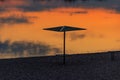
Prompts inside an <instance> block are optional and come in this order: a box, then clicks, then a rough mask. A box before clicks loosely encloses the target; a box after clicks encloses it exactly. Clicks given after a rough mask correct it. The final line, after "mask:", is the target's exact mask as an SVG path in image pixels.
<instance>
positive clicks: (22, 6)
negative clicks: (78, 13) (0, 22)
mask: <svg viewBox="0 0 120 80" xmlns="http://www.w3.org/2000/svg"><path fill="white" fill-rule="evenodd" d="M68 2H69V3H68ZM5 3H6V4H5ZM9 3H11V4H8V1H6V2H4V5H6V6H4V5H0V7H3V8H0V11H4V10H5V9H7V8H16V9H19V10H22V11H25V12H36V11H44V10H47V11H49V10H51V9H55V8H63V7H64V8H70V7H74V8H86V9H91V8H103V9H110V10H115V11H116V12H118V13H119V12H120V5H119V3H120V0H24V1H22V0H21V1H17V0H14V1H13V0H11V1H9ZM15 3H16V4H15Z"/></svg>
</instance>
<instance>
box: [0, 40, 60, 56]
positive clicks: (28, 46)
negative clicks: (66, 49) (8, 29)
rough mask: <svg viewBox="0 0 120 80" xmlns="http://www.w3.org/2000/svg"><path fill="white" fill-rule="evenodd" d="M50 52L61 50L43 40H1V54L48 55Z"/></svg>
mask: <svg viewBox="0 0 120 80" xmlns="http://www.w3.org/2000/svg"><path fill="white" fill-rule="evenodd" d="M50 52H54V53H60V52H61V50H60V49H59V48H57V47H53V46H50V45H48V44H45V43H41V42H28V41H15V42H10V40H5V41H4V42H1V41H0V53H1V54H11V53H12V54H19V55H24V53H27V54H29V55H44V56H45V55H47V54H49V53H50Z"/></svg>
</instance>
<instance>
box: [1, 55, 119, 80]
mask: <svg viewBox="0 0 120 80" xmlns="http://www.w3.org/2000/svg"><path fill="white" fill-rule="evenodd" d="M66 58H67V59H66V65H63V64H62V59H63V58H62V56H53V57H36V58H21V59H9V60H0V80H120V53H117V54H115V60H114V61H111V59H110V53H103V54H85V55H69V56H67V57H66Z"/></svg>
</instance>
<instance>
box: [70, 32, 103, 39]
mask: <svg viewBox="0 0 120 80" xmlns="http://www.w3.org/2000/svg"><path fill="white" fill-rule="evenodd" d="M86 37H90V38H101V39H102V38H104V37H105V36H104V35H103V34H96V33H87V34H77V33H71V34H70V39H71V40H77V39H84V38H86Z"/></svg>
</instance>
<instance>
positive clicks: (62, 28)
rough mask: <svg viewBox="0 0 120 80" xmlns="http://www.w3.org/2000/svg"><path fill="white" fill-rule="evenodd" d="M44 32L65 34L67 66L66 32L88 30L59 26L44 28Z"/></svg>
mask: <svg viewBox="0 0 120 80" xmlns="http://www.w3.org/2000/svg"><path fill="white" fill-rule="evenodd" d="M43 30H50V31H56V32H63V64H65V43H66V40H65V39H66V32H68V31H77V30H86V29H85V28H78V27H71V26H58V27H51V28H44V29H43Z"/></svg>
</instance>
